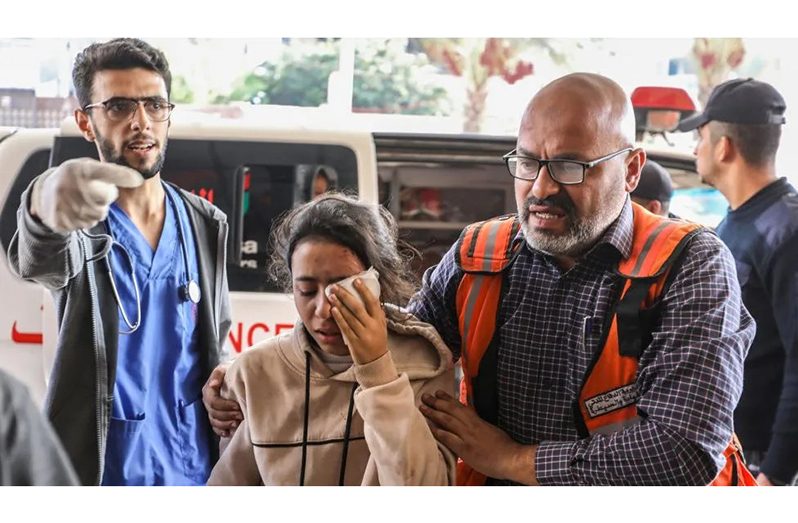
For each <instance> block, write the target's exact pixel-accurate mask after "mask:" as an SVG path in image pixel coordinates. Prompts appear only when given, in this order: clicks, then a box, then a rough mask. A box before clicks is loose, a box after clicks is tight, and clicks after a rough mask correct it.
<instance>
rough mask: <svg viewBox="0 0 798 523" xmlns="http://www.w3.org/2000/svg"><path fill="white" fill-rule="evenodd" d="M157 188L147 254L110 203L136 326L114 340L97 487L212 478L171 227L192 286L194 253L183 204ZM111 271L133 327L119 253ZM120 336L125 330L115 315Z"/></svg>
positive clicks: (191, 320)
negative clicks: (161, 209) (162, 201)
mask: <svg viewBox="0 0 798 523" xmlns="http://www.w3.org/2000/svg"><path fill="white" fill-rule="evenodd" d="M163 186H164V189H165V190H166V191H167V196H166V218H165V220H164V226H163V232H162V233H161V238H160V240H159V241H158V247H157V249H156V250H155V251H154V252H153V250H152V247H150V245H149V243H147V240H146V239H145V238H144V236H143V235H142V234H141V233H140V232H139V230H138V228H136V226H135V225H134V224H133V222H132V221H131V220H130V218H129V217H128V216H127V215H126V214H125V212H124V211H123V210H122V209H120V208H119V206H118V205H117V204H116V203H114V204H113V205H111V208H110V211H109V213H108V226H109V229H110V232H111V234H112V236H113V237H114V239H115V240H116V241H117V242H118V243H121V244H122V245H123V246H124V248H125V249H127V251H128V253H129V254H130V257H131V259H132V260H133V266H134V268H135V274H136V278H137V280H138V285H139V290H140V293H141V314H142V320H141V325H140V326H139V328H138V330H137V331H136V332H134V333H133V334H122V333H121V332H120V334H119V355H118V359H117V365H116V382H115V384H114V399H113V408H112V413H111V423H110V426H109V429H108V439H107V444H106V449H105V470H104V473H103V480H102V484H103V485H204V484H205V482H206V481H207V479H208V475H209V474H210V470H211V462H210V445H211V442H210V425H209V422H208V416H207V413H206V411H205V409H204V407H203V406H202V400H201V396H202V385H203V383H204V380H203V376H202V374H201V370H200V369H201V364H200V355H199V352H198V342H197V337H198V329H197V312H198V311H197V305H196V304H194V303H192V302H190V301H183V300H182V299H181V297H180V295H179V287H180V286H181V285H184V284H185V283H187V282H188V278H187V276H186V269H185V267H186V264H185V261H184V259H183V252H182V249H181V248H180V233H179V229H178V224H177V219H179V220H180V222H181V224H182V227H183V231H184V234H183V241H184V242H185V246H186V251H187V253H188V260H189V264H188V267H189V270H190V272H191V278H193V279H194V281H195V282H199V275H198V273H199V270H198V266H197V256H196V247H195V244H194V236H193V234H192V228H191V225H190V223H189V221H188V216H187V214H186V208H185V203H184V202H183V200H182V199H181V198H180V196H179V195H178V194H177V192H176V191H175V190H174V189H172V188H171V187H169V186H168V185H167V184H163ZM176 215H177V216H176ZM111 266H112V270H113V276H114V279H115V281H116V286H117V289H118V292H119V296H120V299H121V302H122V306H123V307H124V308H125V311H126V313H127V316H128V318H129V319H130V321H131V322H134V321H136V298H135V291H134V288H133V281H132V279H131V277H130V271H131V269H130V266H129V264H128V261H127V258H126V257H125V255H124V253H123V252H121V249H120V247H119V246H118V245H116V246H114V248H113V249H112V251H111ZM201 299H206V298H205V297H204V296H203V297H202V298H201ZM119 328H120V331H126V330H129V329H128V328H127V326H126V325H125V323H124V322H123V321H122V316H121V314H120V317H119Z"/></svg>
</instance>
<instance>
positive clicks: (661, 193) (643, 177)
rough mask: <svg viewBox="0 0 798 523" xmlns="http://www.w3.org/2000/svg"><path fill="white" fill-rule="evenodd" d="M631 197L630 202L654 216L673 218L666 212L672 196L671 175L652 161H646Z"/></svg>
mask: <svg viewBox="0 0 798 523" xmlns="http://www.w3.org/2000/svg"><path fill="white" fill-rule="evenodd" d="M631 196H632V201H634V202H635V203H639V204H640V205H642V206H643V207H645V208H646V209H648V210H649V211H651V212H653V213H654V214H659V215H661V216H669V217H671V218H674V217H675V216H673V215H672V214H670V213H669V212H668V209H669V208H670V205H671V196H673V185H672V184H671V175H670V174H669V173H668V171H667V170H665V168H664V167H663V166H661V165H660V164H658V163H657V162H655V161H653V160H646V163H645V165H644V166H643V170H642V172H641V173H640V181H639V182H638V183H637V188H636V189H635V190H634V191H632V194H631Z"/></svg>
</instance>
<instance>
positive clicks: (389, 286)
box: [208, 194, 456, 485]
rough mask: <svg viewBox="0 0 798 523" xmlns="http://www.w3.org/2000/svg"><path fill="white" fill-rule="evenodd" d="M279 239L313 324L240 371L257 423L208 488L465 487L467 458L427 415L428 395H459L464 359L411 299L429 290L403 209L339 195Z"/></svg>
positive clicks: (287, 224) (226, 454)
mask: <svg viewBox="0 0 798 523" xmlns="http://www.w3.org/2000/svg"><path fill="white" fill-rule="evenodd" d="M271 243H272V253H273V254H272V266H271V273H272V276H273V277H275V279H276V280H277V281H278V282H280V283H281V284H283V286H284V287H285V289H286V290H287V291H290V292H291V293H292V294H293V298H294V303H295V305H296V309H297V312H298V313H299V318H300V319H299V321H298V322H297V324H296V326H295V328H294V329H293V331H291V332H290V333H287V334H283V335H281V336H277V337H274V338H270V339H267V340H264V341H263V342H261V343H259V344H257V345H255V346H254V347H252V348H250V349H248V350H246V351H244V352H243V353H242V354H241V355H240V356H239V357H238V358H237V359H236V360H235V361H234V362H233V364H232V365H231V366H230V368H229V369H228V371H227V373H226V375H225V379H224V385H223V387H222V396H223V397H225V398H228V399H232V400H235V401H237V402H238V404H239V405H240V407H241V411H242V413H243V415H244V420H243V421H242V422H241V424H240V425H239V427H238V429H237V430H236V431H235V433H233V435H232V436H231V438H230V439H229V441H223V443H222V444H223V446H224V444H225V443H227V445H226V447H225V448H224V450H223V452H222V454H221V457H220V459H219V462H218V463H217V464H216V466H215V467H214V469H213V472H212V473H211V477H210V479H209V481H208V484H209V485H258V484H264V485H450V484H453V483H454V470H455V461H456V459H455V456H454V455H453V454H452V453H451V452H450V451H449V450H448V449H446V447H444V446H443V445H441V444H439V443H438V442H436V441H435V438H434V437H433V435H432V432H431V430H430V427H429V426H428V424H427V423H428V422H427V421H426V420H425V418H424V416H423V415H422V414H421V412H419V410H418V405H419V404H420V402H421V396H422V394H425V393H429V394H434V393H435V392H436V391H437V390H444V391H447V392H451V393H453V392H454V385H455V378H454V371H453V366H452V355H451V353H450V351H449V349H448V348H447V347H446V345H445V344H444V342H443V341H442V340H441V338H440V337H439V336H438V333H437V332H436V331H435V329H434V328H433V327H432V326H431V325H429V324H426V323H422V322H420V321H418V320H417V319H415V318H414V317H413V316H411V315H410V314H408V313H405V312H403V311H402V310H401V309H400V307H399V306H400V305H403V304H406V303H407V301H408V300H409V298H410V296H411V295H412V294H413V291H414V290H415V289H414V286H413V283H412V276H411V274H412V273H411V270H410V268H409V264H408V263H409V259H408V257H407V256H403V255H402V254H401V253H400V249H399V248H398V246H397V228H396V224H395V222H394V221H393V218H392V217H391V215H390V213H388V212H387V211H386V210H385V209H383V208H381V207H378V206H376V205H369V204H365V203H360V202H357V201H355V200H353V199H351V198H349V197H348V196H344V195H341V194H326V195H323V196H321V197H320V198H318V199H316V200H313V201H311V202H308V203H306V204H305V205H302V206H301V207H298V208H296V209H294V210H293V211H291V212H290V213H289V214H288V215H286V216H285V217H284V218H283V219H282V220H281V221H280V222H279V224H278V225H276V227H275V228H274V230H273V233H272V238H271Z"/></svg>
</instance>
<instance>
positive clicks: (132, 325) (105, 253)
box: [80, 182, 202, 334]
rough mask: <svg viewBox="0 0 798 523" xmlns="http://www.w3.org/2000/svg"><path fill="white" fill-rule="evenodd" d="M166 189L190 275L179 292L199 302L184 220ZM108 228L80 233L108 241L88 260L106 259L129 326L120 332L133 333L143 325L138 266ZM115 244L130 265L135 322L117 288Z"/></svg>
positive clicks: (198, 288) (180, 294)
mask: <svg viewBox="0 0 798 523" xmlns="http://www.w3.org/2000/svg"><path fill="white" fill-rule="evenodd" d="M162 183H163V182H162ZM164 191H165V192H166V197H167V198H169V203H170V205H171V206H172V208H173V210H174V215H175V220H176V221H177V234H178V237H179V238H178V239H179V241H180V252H181V254H182V255H183V267H184V268H185V270H186V277H188V281H187V282H186V283H183V284H181V285H180V286H179V287H178V288H177V294H178V296H180V299H181V300H182V301H190V302H191V303H194V304H197V303H199V302H200V298H201V296H202V294H201V292H200V286H199V284H198V283H197V282H196V281H195V280H194V278H192V277H191V271H190V270H189V266H188V251H187V249H186V242H185V233H184V231H183V222H182V221H181V220H180V215H179V213H178V210H177V203H176V202H175V201H174V197H173V196H172V194H171V193H170V192H169V190H168V189H167V188H166V186H164ZM106 228H107V230H108V234H98V235H95V234H89V233H88V232H86V231H84V230H80V233H81V234H83V235H84V236H86V237H87V238H90V239H92V240H103V241H105V242H107V243H106V246H105V248H103V250H102V251H101V252H100V253H99V254H97V255H95V256H93V257H91V258H89V259H88V260H87V261H92V262H93V261H96V260H98V259H100V258H104V259H105V265H106V267H107V268H108V276H109V278H110V280H111V291H112V292H113V294H114V300H116V304H117V307H119V313H120V315H121V316H122V321H123V322H124V323H125V325H126V326H127V328H128V330H127V331H123V330H120V331H119V332H120V334H133V333H134V332H136V330H138V328H139V327H140V326H141V292H140V291H139V284H138V280H137V279H136V268H135V266H134V264H133V257H132V256H130V253H129V252H128V250H127V249H126V248H125V246H124V245H122V244H121V243H119V242H118V241H116V239H115V238H114V236H113V233H112V232H111V228H110V227H106ZM114 246H117V247H119V249H121V251H122V253H123V254H124V255H125V256H124V257H125V259H126V260H127V263H128V267H130V279H131V280H132V281H133V291H134V294H135V295H136V321H135V322H131V321H130V318H129V317H128V315H127V312H125V308H124V306H123V305H122V299H121V298H120V297H119V291H118V290H117V288H116V281H115V278H114V271H113V269H112V267H111V256H110V251H111V249H113V247H114Z"/></svg>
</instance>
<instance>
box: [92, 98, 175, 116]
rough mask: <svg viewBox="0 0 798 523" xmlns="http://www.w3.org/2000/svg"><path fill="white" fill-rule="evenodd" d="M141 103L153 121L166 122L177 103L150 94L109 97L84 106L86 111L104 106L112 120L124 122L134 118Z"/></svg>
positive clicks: (106, 113)
mask: <svg viewBox="0 0 798 523" xmlns="http://www.w3.org/2000/svg"><path fill="white" fill-rule="evenodd" d="M139 105H143V106H144V112H145V113H147V117H148V118H149V119H150V120H152V121H153V122H165V121H166V120H168V119H169V115H171V114H172V109H174V108H175V104H172V103H169V102H167V101H166V100H164V99H163V98H161V97H159V96H149V97H146V98H123V97H121V96H116V97H114V98H109V99H108V100H106V101H104V102H98V103H96V104H89V105H87V106H85V107H84V108H83V110H84V111H86V110H88V109H94V108H95V107H102V108H103V109H105V115H106V116H107V117H108V119H109V120H111V121H112V122H122V121H127V120H129V119H131V118H133V115H134V114H136V111H137V110H138V108H139Z"/></svg>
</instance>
